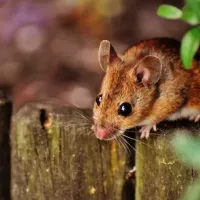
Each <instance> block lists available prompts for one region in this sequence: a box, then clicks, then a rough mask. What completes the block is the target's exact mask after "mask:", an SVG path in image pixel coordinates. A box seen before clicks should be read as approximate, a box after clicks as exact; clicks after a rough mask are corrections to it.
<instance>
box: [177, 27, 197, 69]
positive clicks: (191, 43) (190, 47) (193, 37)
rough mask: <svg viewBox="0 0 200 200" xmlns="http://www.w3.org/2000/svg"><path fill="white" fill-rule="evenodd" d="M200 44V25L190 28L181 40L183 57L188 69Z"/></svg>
mask: <svg viewBox="0 0 200 200" xmlns="http://www.w3.org/2000/svg"><path fill="white" fill-rule="evenodd" d="M199 44H200V27H195V28H192V29H190V30H189V31H188V32H187V33H186V34H185V35H184V36H183V39H182V42H181V59H182V62H183V64H184V66H185V68H186V69H189V68H190V67H191V64H192V60H193V57H194V55H195V53H196V52H197V50H198V47H199Z"/></svg>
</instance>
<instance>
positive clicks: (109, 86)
mask: <svg viewBox="0 0 200 200" xmlns="http://www.w3.org/2000/svg"><path fill="white" fill-rule="evenodd" d="M179 49H180V43H179V42H178V41H176V40H174V39H170V38H155V39H149V40H143V41H141V42H140V43H138V44H136V45H134V46H132V47H131V48H129V49H127V50H126V51H125V52H124V53H123V54H121V55H119V54H117V53H116V51H115V49H114V48H113V46H112V45H111V43H110V42H109V41H107V40H103V41H102V42H101V44H100V47H99V63H100V66H101V67H102V69H103V70H104V71H105V76H104V79H103V82H102V85H101V89H100V92H99V95H98V96H97V97H96V102H95V104H94V108H93V120H94V124H93V130H94V132H95V135H96V137H97V138H99V139H103V140H111V139H115V138H117V137H118V136H120V135H122V134H123V133H124V132H125V131H126V130H127V129H130V128H133V127H137V126H139V127H141V129H140V132H141V138H148V137H149V134H150V131H151V130H152V129H154V130H156V125H157V124H158V123H159V122H161V121H163V120H178V119H181V118H188V119H190V120H194V121H195V122H198V121H199V120H200V64H199V61H198V58H197V57H196V58H194V59H193V62H192V67H191V69H190V70H187V69H184V67H183V64H182V62H181V59H180V55H179Z"/></svg>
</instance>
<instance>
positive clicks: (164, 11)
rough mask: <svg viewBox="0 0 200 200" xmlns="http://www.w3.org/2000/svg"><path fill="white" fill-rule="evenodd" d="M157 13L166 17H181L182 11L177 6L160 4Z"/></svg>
mask: <svg viewBox="0 0 200 200" xmlns="http://www.w3.org/2000/svg"><path fill="white" fill-rule="evenodd" d="M157 15H158V16H160V17H163V18H166V19H179V18H180V17H181V15H182V11H181V10H180V9H179V8H177V7H175V6H172V5H167V4H163V5H161V6H159V8H158V10H157Z"/></svg>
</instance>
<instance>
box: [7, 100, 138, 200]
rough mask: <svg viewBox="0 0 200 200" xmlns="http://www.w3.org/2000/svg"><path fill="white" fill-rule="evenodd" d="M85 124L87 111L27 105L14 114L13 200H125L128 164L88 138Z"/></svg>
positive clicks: (113, 148)
mask: <svg viewBox="0 0 200 200" xmlns="http://www.w3.org/2000/svg"><path fill="white" fill-rule="evenodd" d="M83 116H87V117H83ZM90 118H91V111H90V110H77V109H72V108H58V107H56V106H52V105H50V104H31V105H28V106H26V107H24V108H23V109H22V110H21V111H20V112H19V113H17V114H16V116H15V117H14V119H13V126H12V135H11V143H12V170H11V171H12V199H13V200H28V199H37V200H44V199H48V200H51V199H54V200H55V199H58V200H64V199H66V200H74V199H75V200H76V199H77V200H88V199H90V200H111V199H113V200H121V199H124V200H125V198H126V195H125V194H124V192H125V193H126V185H127V181H126V180H125V172H126V170H127V166H128V164H130V163H129V162H130V160H129V161H127V158H126V153H125V151H124V149H122V148H119V147H118V146H117V144H116V143H115V142H110V143H108V142H101V141H99V140H97V139H96V138H95V137H94V134H93V133H92V131H91V122H90ZM41 121H42V122H41ZM44 127H46V128H44ZM129 186H130V185H129ZM132 187H133V185H132ZM129 188H130V187H129ZM133 195H134V194H132V196H131V197H130V198H126V200H130V199H134V197H133ZM122 196H123V197H122ZM129 196H130V195H129ZM124 197H125V198H124Z"/></svg>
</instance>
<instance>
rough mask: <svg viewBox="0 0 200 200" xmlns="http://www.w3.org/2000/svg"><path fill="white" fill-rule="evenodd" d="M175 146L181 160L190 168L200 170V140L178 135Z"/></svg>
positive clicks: (175, 138)
mask: <svg viewBox="0 0 200 200" xmlns="http://www.w3.org/2000/svg"><path fill="white" fill-rule="evenodd" d="M173 146H174V148H175V151H176V152H177V154H178V157H179V158H180V159H181V160H183V161H185V162H186V163H187V164H189V165H190V166H193V167H195V168H200V138H198V137H191V136H188V135H176V136H175V137H174V143H173Z"/></svg>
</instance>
